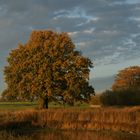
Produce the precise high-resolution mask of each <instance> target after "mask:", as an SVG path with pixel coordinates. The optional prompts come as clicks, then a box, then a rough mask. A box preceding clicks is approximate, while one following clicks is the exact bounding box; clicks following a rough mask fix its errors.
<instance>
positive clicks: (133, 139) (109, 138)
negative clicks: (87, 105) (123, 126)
mask: <svg viewBox="0 0 140 140" xmlns="http://www.w3.org/2000/svg"><path fill="white" fill-rule="evenodd" d="M32 138H33V139H38V140H140V136H136V135H130V134H118V133H117V134H116V133H115V134H110V133H107V132H104V133H103V132H93V131H86V132H85V131H51V132H42V133H36V134H34V135H33V137H32Z"/></svg>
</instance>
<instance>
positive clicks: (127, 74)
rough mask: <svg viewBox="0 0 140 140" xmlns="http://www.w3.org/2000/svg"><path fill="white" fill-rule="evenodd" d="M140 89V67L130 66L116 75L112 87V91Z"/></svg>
mask: <svg viewBox="0 0 140 140" xmlns="http://www.w3.org/2000/svg"><path fill="white" fill-rule="evenodd" d="M127 89H134V90H136V89H140V67H139V66H131V67H128V68H125V69H123V70H121V71H119V73H118V74H117V75H116V78H115V82H114V84H113V86H112V90H113V91H118V90H127Z"/></svg>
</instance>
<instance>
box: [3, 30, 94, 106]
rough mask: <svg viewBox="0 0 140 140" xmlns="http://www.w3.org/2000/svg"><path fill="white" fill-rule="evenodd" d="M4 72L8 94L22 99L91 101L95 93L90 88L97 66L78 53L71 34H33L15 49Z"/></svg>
mask: <svg viewBox="0 0 140 140" xmlns="http://www.w3.org/2000/svg"><path fill="white" fill-rule="evenodd" d="M7 61H8V65H7V66H6V67H5V69H4V74H5V81H6V83H7V91H8V92H7V93H9V91H10V92H11V93H12V94H9V95H7V96H10V95H12V96H14V95H16V97H18V98H22V99H29V98H31V99H35V98H36V99H39V100H42V102H43V104H42V108H47V107H48V101H62V102H63V103H68V104H73V103H74V101H88V100H89V99H90V96H91V95H92V94H94V89H93V87H92V86H90V85H89V82H88V81H89V72H90V68H92V67H93V64H92V62H91V60H90V59H89V58H86V57H84V56H82V55H81V53H80V52H79V51H77V50H75V45H74V43H73V42H72V40H71V39H70V37H69V36H68V34H67V33H57V32H53V31H47V30H45V31H43V30H39V31H33V32H32V33H31V35H30V39H29V41H28V42H27V43H26V44H24V45H22V44H19V45H18V47H17V48H16V49H14V50H12V51H11V52H10V54H9V57H8V59H7ZM4 96H6V94H4Z"/></svg>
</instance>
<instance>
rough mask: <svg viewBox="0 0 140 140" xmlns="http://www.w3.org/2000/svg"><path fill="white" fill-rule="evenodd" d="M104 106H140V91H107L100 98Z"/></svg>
mask: <svg viewBox="0 0 140 140" xmlns="http://www.w3.org/2000/svg"><path fill="white" fill-rule="evenodd" d="M100 101H101V103H102V104H103V105H108V106H111V105H126V106H133V105H140V90H136V89H126V90H119V91H111V90H107V91H105V92H103V93H102V95H101V96H100Z"/></svg>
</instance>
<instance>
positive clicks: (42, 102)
mask: <svg viewBox="0 0 140 140" xmlns="http://www.w3.org/2000/svg"><path fill="white" fill-rule="evenodd" d="M39 108H40V109H48V97H44V98H40V99H39Z"/></svg>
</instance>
